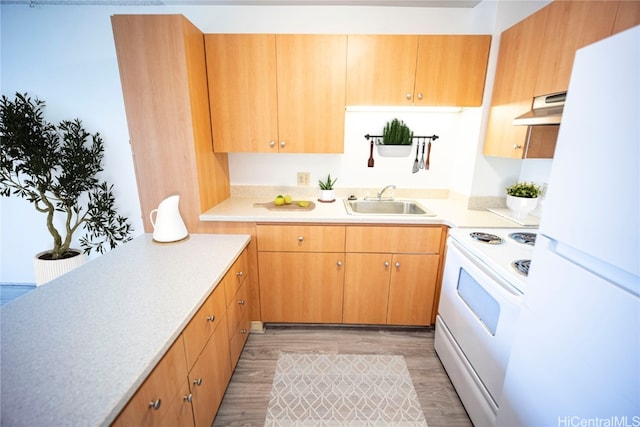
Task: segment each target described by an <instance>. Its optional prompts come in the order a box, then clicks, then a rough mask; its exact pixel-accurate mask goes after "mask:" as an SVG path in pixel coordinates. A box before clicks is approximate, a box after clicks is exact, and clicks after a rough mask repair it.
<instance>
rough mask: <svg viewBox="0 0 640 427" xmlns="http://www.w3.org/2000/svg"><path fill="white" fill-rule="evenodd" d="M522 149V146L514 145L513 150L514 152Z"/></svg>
mask: <svg viewBox="0 0 640 427" xmlns="http://www.w3.org/2000/svg"><path fill="white" fill-rule="evenodd" d="M521 148H522V145H520V144H513V149H514V150H519V149H521Z"/></svg>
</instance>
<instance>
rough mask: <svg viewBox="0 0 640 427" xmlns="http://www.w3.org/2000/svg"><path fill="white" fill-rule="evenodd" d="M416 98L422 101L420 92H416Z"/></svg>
mask: <svg viewBox="0 0 640 427" xmlns="http://www.w3.org/2000/svg"><path fill="white" fill-rule="evenodd" d="M418 99H419V100H420V101H422V92H418Z"/></svg>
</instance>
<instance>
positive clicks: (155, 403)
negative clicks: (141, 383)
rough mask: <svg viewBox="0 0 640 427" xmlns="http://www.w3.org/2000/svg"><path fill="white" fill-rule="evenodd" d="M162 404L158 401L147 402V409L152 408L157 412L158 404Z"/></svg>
mask: <svg viewBox="0 0 640 427" xmlns="http://www.w3.org/2000/svg"><path fill="white" fill-rule="evenodd" d="M161 403H162V400H160V399H158V400H156V401H155V402H149V408H153V410H154V411H157V410H158V409H160V404H161Z"/></svg>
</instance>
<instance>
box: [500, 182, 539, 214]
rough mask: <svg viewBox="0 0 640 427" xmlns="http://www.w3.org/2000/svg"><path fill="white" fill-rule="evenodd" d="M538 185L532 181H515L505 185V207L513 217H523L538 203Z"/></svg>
mask: <svg viewBox="0 0 640 427" xmlns="http://www.w3.org/2000/svg"><path fill="white" fill-rule="evenodd" d="M539 195H540V187H538V186H537V185H536V184H534V183H533V182H516V183H515V184H513V185H511V186H509V187H507V207H508V208H509V209H510V210H511V211H512V212H513V215H514V217H515V218H524V217H526V216H527V215H529V213H530V212H531V211H533V210H534V209H535V208H536V206H537V205H538V196H539Z"/></svg>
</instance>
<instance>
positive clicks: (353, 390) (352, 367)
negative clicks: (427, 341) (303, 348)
mask: <svg viewBox="0 0 640 427" xmlns="http://www.w3.org/2000/svg"><path fill="white" fill-rule="evenodd" d="M265 426H266V427H276V426H278V427H283V426H300V427H320V426H322V427H334V426H350V427H351V426H362V427H364V426H380V427H394V426H395V427H418V426H420V427H427V422H426V421H425V418H424V414H423V413H422V408H421V407H420V402H419V401H418V397H417V395H416V391H415V389H414V388H413V383H412V382H411V377H410V376H409V371H408V370H407V365H406V363H405V361H404V357H403V356H389V355H351V354H287V353H281V354H280V356H279V357H278V364H277V367H276V374H275V376H274V378H273V387H272V389H271V400H270V402H269V407H268V409H267V418H266V421H265Z"/></svg>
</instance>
